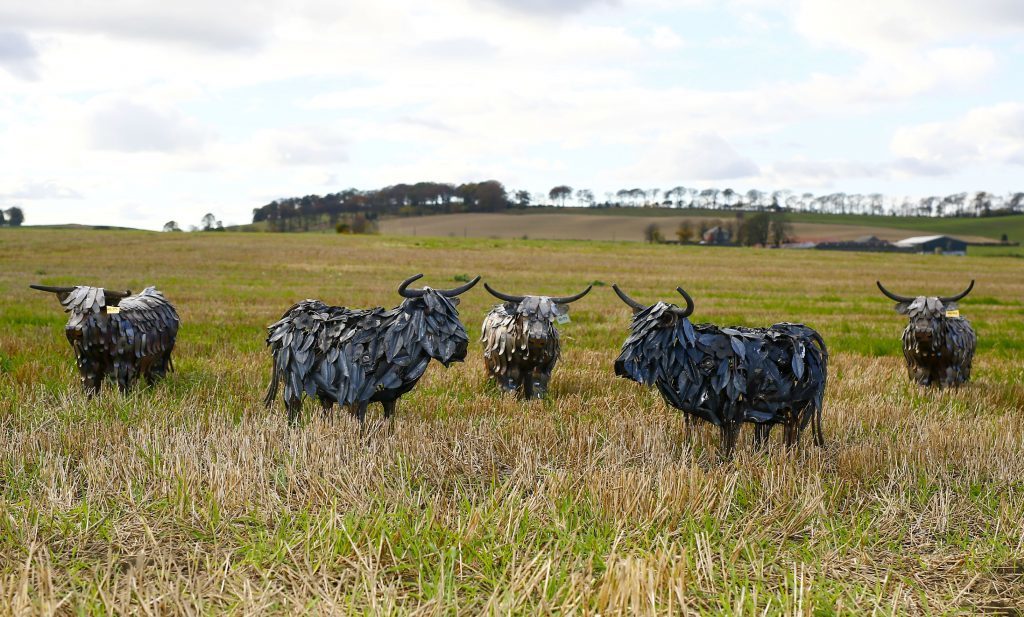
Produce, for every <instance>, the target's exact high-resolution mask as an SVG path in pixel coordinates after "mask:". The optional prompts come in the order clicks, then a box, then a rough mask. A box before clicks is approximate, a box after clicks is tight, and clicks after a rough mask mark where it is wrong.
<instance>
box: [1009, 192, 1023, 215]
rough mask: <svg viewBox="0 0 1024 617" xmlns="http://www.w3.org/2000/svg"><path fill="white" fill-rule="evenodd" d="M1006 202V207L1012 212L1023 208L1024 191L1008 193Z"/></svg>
mask: <svg viewBox="0 0 1024 617" xmlns="http://www.w3.org/2000/svg"><path fill="white" fill-rule="evenodd" d="M1006 204H1007V207H1009V208H1010V210H1012V211H1014V212H1018V211H1020V210H1021V209H1024V193H1014V194H1013V195H1010V197H1009V199H1008V200H1007V202H1006Z"/></svg>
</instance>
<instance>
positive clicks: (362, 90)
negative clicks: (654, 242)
mask: <svg viewBox="0 0 1024 617" xmlns="http://www.w3.org/2000/svg"><path fill="white" fill-rule="evenodd" d="M1022 34H1024V2H1022V1H1021V0H973V1H971V2H966V1H963V0H859V1H857V2H851V1H850V0H793V1H791V2H786V1H784V0H783V1H773V0H771V1H770V0H736V1H733V2H724V1H712V0H708V1H707V2H703V1H701V0H636V1H631V0H617V1H616V0H561V1H553V0H431V1H429V2H423V1H422V0H385V1H376V2H369V1H367V2H355V1H348V2H338V1H337V0H306V1H304V2H285V1H283V0H281V1H278V0H220V1H218V2H210V1H209V0H176V1H175V2H156V1H153V2H145V1H140V0H103V1H85V2H83V1H82V0H35V1H34V2H31V3H29V2H13V1H10V2H3V3H2V4H0V208H7V207H10V206H13V205H17V206H20V207H22V209H24V210H25V214H26V217H27V223H36V224H41V223H57V222H79V223H91V224H113V225H127V226H132V227H147V228H159V227H160V226H162V224H163V223H164V222H165V221H167V220H168V219H175V220H177V221H178V222H179V223H180V224H182V226H186V225H189V224H198V222H199V219H200V217H201V216H202V215H203V214H204V213H205V212H208V211H209V212H213V213H214V214H216V215H217V216H218V218H221V219H223V220H224V222H225V223H226V224H227V223H243V222H248V220H249V219H250V217H251V211H252V208H254V207H257V206H260V205H263V204H265V203H267V202H268V201H270V200H272V199H274V198H277V197H287V196H297V195H305V194H310V193H317V194H323V193H328V192H333V191H337V190H341V189H344V188H349V187H355V188H360V189H366V188H375V187H379V186H383V185H386V184H394V183H398V182H416V181H419V180H434V181H447V182H456V183H458V182H462V181H467V180H484V179H491V178H493V179H498V180H501V181H502V182H504V183H505V185H506V187H507V188H509V189H510V190H511V189H528V190H530V191H531V192H538V191H544V192H546V191H547V190H548V189H549V188H551V187H552V186H554V185H555V184H563V183H564V184H569V185H571V186H573V187H575V188H590V189H592V190H593V191H594V193H595V194H596V196H597V197H598V199H603V197H604V194H605V192H606V191H614V190H617V189H620V188H633V187H641V188H645V189H649V188H655V187H657V188H661V189H663V190H664V189H667V188H671V187H673V186H677V185H683V186H689V187H696V188H704V187H710V186H715V187H718V188H725V187H732V188H734V189H736V190H740V191H745V190H747V189H750V188H759V189H762V190H774V189H783V188H788V189H793V190H798V191H805V190H809V191H812V192H815V193H820V192H833V191H845V192H882V193H886V194H890V195H931V194H946V193H952V192H959V191H970V190H978V189H986V190H991V191H997V192H1005V191H1009V190H1021V189H1024V182H1022V181H1021V178H1022V177H1024V176H1022V172H1024V78H1022V76H1024V37H1022V36H1021V35H1022Z"/></svg>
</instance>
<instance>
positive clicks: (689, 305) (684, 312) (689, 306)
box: [676, 287, 693, 317]
mask: <svg viewBox="0 0 1024 617" xmlns="http://www.w3.org/2000/svg"><path fill="white" fill-rule="evenodd" d="M676 291H678V292H679V295H681V296H682V297H683V298H685V299H686V308H685V309H679V310H680V311H681V312H680V314H679V316H680V317H689V316H690V315H692V314H693V298H691V297H690V294H688V293H686V290H685V289H683V288H682V287H676Z"/></svg>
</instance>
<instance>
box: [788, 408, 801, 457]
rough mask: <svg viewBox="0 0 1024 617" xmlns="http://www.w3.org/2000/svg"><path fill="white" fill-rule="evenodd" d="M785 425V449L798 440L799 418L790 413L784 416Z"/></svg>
mask: <svg viewBox="0 0 1024 617" xmlns="http://www.w3.org/2000/svg"><path fill="white" fill-rule="evenodd" d="M784 427H785V438H786V449H787V450H791V449H793V446H795V445H797V444H798V443H799V442H800V420H799V419H798V418H797V417H796V416H795V415H790V416H789V417H788V418H786V424H785V425H784Z"/></svg>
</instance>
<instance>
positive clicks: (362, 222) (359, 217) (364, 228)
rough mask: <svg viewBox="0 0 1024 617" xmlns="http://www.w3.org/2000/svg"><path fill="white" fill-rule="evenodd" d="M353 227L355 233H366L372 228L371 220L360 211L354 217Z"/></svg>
mask: <svg viewBox="0 0 1024 617" xmlns="http://www.w3.org/2000/svg"><path fill="white" fill-rule="evenodd" d="M351 229H352V233H354V234H365V233H367V232H368V231H369V229H370V221H369V220H368V219H367V218H366V215H365V214H363V213H362V212H360V213H358V214H356V215H355V216H354V217H352V225H351Z"/></svg>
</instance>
